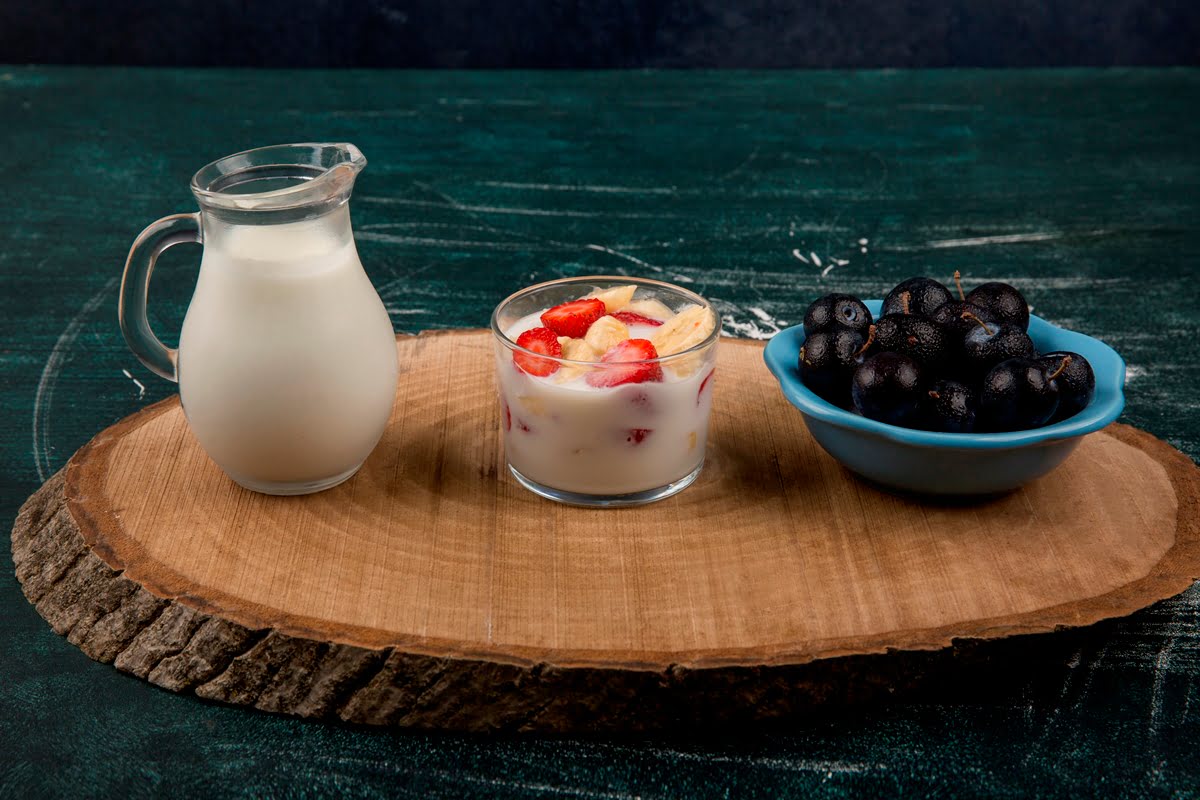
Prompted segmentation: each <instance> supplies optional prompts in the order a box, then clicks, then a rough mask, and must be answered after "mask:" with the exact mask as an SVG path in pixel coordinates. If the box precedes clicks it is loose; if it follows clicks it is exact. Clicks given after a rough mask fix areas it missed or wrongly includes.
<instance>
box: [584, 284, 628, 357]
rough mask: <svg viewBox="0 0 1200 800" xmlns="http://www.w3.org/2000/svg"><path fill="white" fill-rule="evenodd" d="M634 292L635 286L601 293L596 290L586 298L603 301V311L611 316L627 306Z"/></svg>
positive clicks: (605, 290) (616, 288)
mask: <svg viewBox="0 0 1200 800" xmlns="http://www.w3.org/2000/svg"><path fill="white" fill-rule="evenodd" d="M636 291H637V287H636V286H617V287H614V288H612V289H604V290H603V291H601V290H596V291H594V292H592V293H591V294H589V295H588V297H594V298H596V299H597V300H603V301H604V308H605V310H606V311H608V313H610V314H612V313H614V312H616V311H620V310H621V309H623V308H625V307H626V306H627V305H629V301H630V300H632V299H633V293H634V292H636ZM601 352H603V351H601Z"/></svg>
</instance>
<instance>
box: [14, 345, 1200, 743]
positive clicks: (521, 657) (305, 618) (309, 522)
mask: <svg viewBox="0 0 1200 800" xmlns="http://www.w3.org/2000/svg"><path fill="white" fill-rule="evenodd" d="M398 347H399V349H400V359H401V365H402V374H401V379H400V388H399V392H398V396H397V402H396V408H395V411H394V414H393V419H392V422H391V424H390V426H389V429H388V431H387V433H386V434H385V437H384V439H383V441H382V442H381V444H380V446H379V447H378V448H377V449H376V451H375V452H374V454H373V455H372V456H371V458H370V459H369V460H368V462H367V464H366V465H365V466H364V467H363V469H362V470H361V471H360V472H359V473H358V475H356V476H355V477H354V478H353V479H352V480H350V481H349V482H347V483H345V484H343V485H342V486H339V487H337V488H335V489H332V490H329V491H327V492H324V493H321V494H318V495H312V496H308V497H303V498H274V497H266V496H262V495H257V494H254V493H251V492H248V491H246V490H244V489H241V488H240V487H238V486H236V485H235V484H234V483H233V482H232V481H230V480H228V479H227V478H226V477H225V476H224V475H223V474H222V473H221V472H220V471H219V470H218V468H217V467H216V466H214V465H213V464H212V463H211V462H210V461H209V460H208V458H207V457H206V456H205V455H204V453H203V451H202V450H201V449H200V448H199V446H198V444H197V443H196V442H195V440H194V438H193V437H192V436H191V434H190V432H189V430H188V428H187V424H186V421H185V419H184V416H183V413H182V410H181V408H180V406H179V403H178V400H177V399H174V398H173V399H170V400H167V401H164V402H162V403H158V404H156V405H154V406H151V407H149V408H146V409H144V410H142V411H140V412H138V413H137V414H134V415H133V416H131V417H129V418H127V419H125V420H123V421H121V422H119V423H118V424H116V425H114V426H113V427H111V428H109V429H108V430H106V431H104V432H103V433H101V434H100V435H99V436H97V437H96V438H95V439H94V440H93V441H92V442H91V443H90V444H88V445H87V446H86V447H84V448H83V449H81V450H80V451H79V452H78V453H76V454H75V456H74V457H73V458H72V459H71V461H70V463H69V464H68V465H67V467H66V468H65V469H64V471H63V472H60V473H59V474H58V475H56V476H55V477H54V478H52V479H51V480H50V481H48V482H47V483H46V485H45V486H43V487H42V489H40V490H39V491H38V492H37V493H36V494H35V495H34V496H33V497H32V498H30V500H29V501H28V502H27V503H26V504H25V506H24V507H23V509H22V510H21V513H20V515H19V516H18V518H17V521H16V524H15V527H14V529H13V534H12V543H13V555H14V560H15V563H16V570H17V577H18V579H19V580H20V581H21V584H22V586H23V588H24V591H25V593H26V596H27V597H28V598H29V600H30V601H31V602H33V603H34V604H36V606H37V609H38V611H39V612H40V613H41V614H42V615H43V616H44V617H45V618H46V619H47V620H48V621H49V622H50V623H51V625H52V626H53V627H54V629H55V630H56V631H58V632H59V633H61V634H64V635H66V636H67V638H68V639H69V640H70V641H71V642H72V643H74V644H76V645H77V646H79V647H80V648H81V649H82V650H83V651H84V652H86V653H87V654H88V655H89V656H91V657H92V658H94V659H96V660H98V661H103V662H111V663H114V664H115V665H116V666H117V667H118V668H119V669H122V670H124V671H126V672H130V673H132V674H134V675H137V676H139V677H142V678H145V679H147V680H149V681H151V682H153V683H155V684H158V685H160V686H163V687H166V688H168V689H172V690H175V691H182V692H190V693H194V694H196V695H199V696H201V697H205V698H210V699H215V700H221V701H225V702H229V703H236V704H241V705H249V706H255V707H257V708H261V709H266V710H271V711H281V712H286V713H291V714H296V715H300V716H310V717H321V718H339V719H343V720H348V721H353V722H361V723H369V724H393V725H410V726H421V727H445V728H455V729H465V730H534V729H538V730H559V731H564V730H580V729H596V728H624V729H642V728H657V727H662V726H675V725H689V726H690V725H697V724H706V723H713V722H729V721H731V720H754V719H761V718H765V717H773V716H779V715H787V714H789V713H792V712H795V711H798V710H800V709H803V708H809V707H811V706H812V705H813V704H814V703H820V702H828V701H831V700H832V701H842V700H846V699H853V696H857V695H862V694H870V693H872V691H874V692H886V691H891V690H894V689H897V688H900V687H902V686H905V685H908V684H910V683H912V682H913V681H916V680H919V679H922V678H927V677H928V676H929V675H930V674H932V673H933V672H934V671H943V672H944V671H945V670H946V669H950V670H953V669H956V668H957V666H956V659H958V658H959V656H961V655H962V654H963V653H965V652H967V650H966V649H964V646H963V643H964V642H975V641H983V640H996V639H1004V638H1007V637H1014V636H1018V635H1020V634H1034V633H1043V632H1049V631H1054V630H1056V629H1061V628H1065V627H1072V626H1082V625H1088V624H1091V623H1094V622H1097V621H1099V620H1102V619H1106V618H1110V617H1114V616H1120V615H1124V614H1128V613H1131V612H1132V611H1134V610H1136V609H1139V608H1142V607H1144V606H1146V605H1149V604H1151V603H1153V602H1155V601H1157V600H1160V599H1163V598H1166V597H1169V596H1171V595H1173V594H1176V593H1178V592H1180V591H1182V590H1184V589H1185V588H1187V587H1188V586H1189V585H1190V583H1191V581H1192V579H1193V578H1196V577H1198V576H1200V507H1198V504H1200V470H1197V468H1196V466H1195V465H1194V464H1193V463H1192V462H1191V461H1190V460H1189V459H1188V458H1187V457H1185V456H1183V455H1182V454H1180V453H1179V452H1177V451H1176V450H1174V449H1173V448H1171V447H1170V446H1169V445H1166V444H1164V443H1163V442H1161V441H1159V440H1157V439H1155V438H1153V437H1152V436H1150V435H1149V434H1146V433H1143V432H1140V431H1137V430H1135V429H1132V428H1128V427H1125V426H1121V425H1114V426H1112V427H1111V428H1109V429H1107V430H1105V431H1103V432H1101V433H1098V434H1094V435H1092V436H1090V437H1088V438H1087V439H1085V441H1084V442H1083V443H1082V444H1081V445H1080V447H1079V448H1078V449H1077V450H1076V452H1075V453H1074V454H1073V455H1072V456H1071V458H1070V459H1069V460H1068V461H1067V462H1066V463H1065V464H1064V465H1063V466H1062V467H1060V468H1059V469H1058V470H1057V471H1055V472H1054V473H1052V474H1051V475H1049V476H1047V477H1046V478H1044V479H1042V480H1040V481H1038V482H1036V483H1035V484H1032V485H1030V486H1028V487H1026V488H1025V489H1023V490H1021V491H1019V492H1016V493H1014V494H1012V495H1009V496H1006V497H1003V498H999V499H993V500H990V501H987V502H982V503H975V504H963V503H958V504H946V505H941V504H931V503H928V502H921V501H918V500H914V499H910V498H903V497H898V496H895V495H891V494H887V493H884V492H882V491H880V490H878V489H876V488H873V487H871V486H869V485H867V484H865V483H863V482H861V481H859V480H857V479H855V478H854V477H853V476H852V475H850V474H849V473H847V472H846V471H845V470H843V469H842V468H841V467H840V466H839V465H837V464H836V463H835V462H834V461H833V460H832V459H830V458H829V457H828V456H826V455H825V454H824V453H823V452H822V451H821V450H820V449H819V447H818V446H817V445H816V443H815V442H814V441H813V440H812V438H811V437H810V436H809V435H808V433H807V431H806V429H805V427H804V424H803V421H802V419H801V417H800V415H799V413H798V412H796V411H794V410H793V409H792V408H791V406H789V405H788V404H787V403H786V401H785V400H784V399H783V397H782V396H781V395H780V393H779V391H778V388H777V387H776V385H775V383H774V381H773V379H772V378H771V376H770V374H769V373H768V372H767V370H766V368H765V367H764V366H763V363H762V348H761V345H759V344H756V343H753V342H746V341H734V340H725V341H723V342H722V343H721V345H720V355H719V361H718V364H719V366H718V372H717V380H716V395H715V411H714V414H713V428H712V436H711V441H710V445H709V458H708V463H707V466H706V468H705V471H704V473H703V474H702V476H701V477H700V479H699V480H698V481H697V483H696V484H695V485H693V486H692V487H691V488H690V489H688V490H686V491H685V492H683V493H682V494H680V495H678V496H676V497H674V498H671V499H669V500H666V501H663V502H661V503H658V504H655V505H652V506H648V507H644V508H640V509H624V510H617V511H613V510H609V511H599V510H585V509H578V508H568V507H564V506H559V505H556V504H553V503H550V502H548V501H545V500H542V499H539V498H537V497H535V496H534V495H532V494H530V493H528V492H526V491H525V490H524V489H522V488H521V487H520V486H518V485H517V484H516V482H515V481H514V480H513V479H512V478H511V476H509V475H508V473H507V471H506V469H505V466H504V456H503V452H502V447H501V442H500V436H499V421H498V418H497V410H496V402H495V395H494V387H493V377H492V372H493V365H492V350H491V344H490V338H489V334H487V333H486V332H482V331H463V332H451V333H438V334H425V335H421V336H418V337H400V338H398ZM1032 638H1034V639H1039V640H1041V639H1044V638H1045V637H1032ZM1049 638H1050V639H1054V638H1055V637H1049ZM952 645H956V646H955V647H952ZM967 649H969V648H967ZM972 652H978V651H972Z"/></svg>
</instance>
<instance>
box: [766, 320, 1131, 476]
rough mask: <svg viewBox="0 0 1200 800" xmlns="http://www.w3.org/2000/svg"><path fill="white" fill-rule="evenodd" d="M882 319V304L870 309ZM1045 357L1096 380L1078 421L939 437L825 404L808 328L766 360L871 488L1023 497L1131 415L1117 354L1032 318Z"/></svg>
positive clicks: (781, 342)
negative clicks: (808, 347)
mask: <svg viewBox="0 0 1200 800" xmlns="http://www.w3.org/2000/svg"><path fill="white" fill-rule="evenodd" d="M866 304H867V308H869V309H870V310H871V313H872V314H873V315H876V316H878V314H879V308H880V306H881V305H882V301H880V300H868V301H866ZM1029 336H1030V338H1031V339H1033V343H1034V344H1035V345H1036V346H1037V348H1038V351H1039V352H1043V353H1047V352H1051V351H1054V350H1069V351H1071V352H1074V353H1079V354H1080V355H1082V356H1083V357H1084V358H1086V359H1087V360H1088V362H1090V363H1091V365H1092V370H1093V371H1094V372H1095V373H1096V395H1095V397H1093V398H1092V402H1091V404H1089V405H1088V407H1087V408H1085V409H1084V410H1083V411H1080V412H1079V413H1078V414H1076V415H1075V416H1073V417H1071V418H1070V419H1065V420H1063V421H1062V422H1058V423H1055V424H1053V425H1048V426H1046V427H1044V428H1036V429H1034V430H1028V431H1013V432H1011V433H936V432H933V431H918V430H912V429H910V428H899V427H896V426H895V425H888V424H886V423H883V422H876V421H875V420H871V419H866V418H865V417H860V416H858V415H856V414H851V413H850V412H849V411H843V410H842V409H840V408H838V407H837V406H834V405H832V404H830V403H827V402H826V401H824V400H822V399H821V398H820V397H817V396H816V395H815V394H813V393H812V392H811V391H809V389H808V388H807V387H806V386H805V385H804V384H803V383H802V382H801V381H800V373H799V370H798V369H797V366H796V365H797V362H798V361H799V358H800V346H801V345H802V344H804V327H803V326H801V325H796V326H794V327H791V328H787V329H786V330H782V331H780V332H779V333H778V334H776V335H775V337H774V338H772V339H771V341H770V342H768V343H767V349H766V352H765V353H764V358H765V359H766V362H767V367H768V368H769V369H770V370H771V373H772V374H773V375H774V376H775V377H776V379H778V381H779V386H780V388H781V389H782V390H783V394H784V397H786V398H787V399H788V401H789V402H790V403H791V404H792V405H794V406H795V407H796V408H798V409H800V413H801V414H803V415H804V422H805V424H807V425H808V430H809V432H811V433H812V435H813V438H814V439H816V440H817V442H818V443H819V444H820V445H821V447H823V448H825V451H826V452H828V453H829V454H830V455H831V456H833V457H834V458H836V459H837V460H838V461H840V462H841V463H842V464H843V465H844V466H846V467H847V468H848V469H850V470H852V471H854V472H856V473H858V474H859V475H862V476H863V477H865V478H867V479H868V480H871V481H874V482H876V483H879V484H882V485H884V486H887V487H890V488H893V489H899V490H902V491H908V492H917V493H920V494H929V495H977V494H996V493H999V492H1007V491H1011V490H1012V489H1016V488H1017V487H1018V486H1021V485H1022V484H1025V483H1028V482H1029V481H1031V480H1033V479H1034V478H1038V477H1040V476H1042V475H1045V474H1046V473H1047V472H1049V471H1050V470H1052V469H1054V468H1055V467H1057V466H1058V465H1059V464H1061V463H1062V461H1063V459H1065V458H1066V457H1067V456H1068V455H1070V454H1071V451H1072V450H1074V449H1075V447H1076V445H1078V444H1079V440H1080V439H1081V438H1083V436H1084V435H1085V434H1088V433H1091V432H1092V431H1098V430H1100V429H1101V428H1103V427H1104V426H1105V425H1108V424H1109V423H1110V422H1112V421H1113V420H1115V419H1116V418H1117V417H1118V416H1119V415H1120V413H1121V409H1123V408H1124V407H1125V394H1124V388H1125V362H1124V361H1122V360H1121V357H1120V356H1119V355H1117V353H1116V351H1115V350H1113V349H1112V348H1111V347H1109V346H1108V345H1106V344H1104V343H1103V342H1101V341H1098V340H1096V339H1093V338H1092V337H1090V336H1084V335H1083V334H1082V333H1075V332H1073V331H1068V330H1064V329H1062V328H1058V327H1055V326H1054V325H1051V324H1050V323H1049V322H1046V321H1045V320H1044V319H1041V318H1040V317H1030V320H1029Z"/></svg>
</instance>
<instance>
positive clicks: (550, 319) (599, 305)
mask: <svg viewBox="0 0 1200 800" xmlns="http://www.w3.org/2000/svg"><path fill="white" fill-rule="evenodd" d="M605 313H607V312H606V311H605V308H604V301H603V300H597V299H596V298H594V297H585V298H584V299H582V300H572V301H571V302H569V303H563V304H562V305H560V306H555V307H554V308H552V309H550V310H549V311H546V312H545V313H543V314H542V324H543V325H545V326H546V327H547V328H549V329H550V330H552V331H554V332H555V333H556V334H558V335H559V336H570V337H571V338H572V339H582V338H583V335H584V334H585V333H587V332H588V328H590V327H592V323H593V322H595V321H596V320H598V319H600V318H601V317H603V316H604V315H605Z"/></svg>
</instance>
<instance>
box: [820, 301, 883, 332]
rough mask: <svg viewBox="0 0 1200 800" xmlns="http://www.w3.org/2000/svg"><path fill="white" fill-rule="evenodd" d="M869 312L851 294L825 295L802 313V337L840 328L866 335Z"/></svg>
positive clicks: (869, 319)
mask: <svg viewBox="0 0 1200 800" xmlns="http://www.w3.org/2000/svg"><path fill="white" fill-rule="evenodd" d="M871 322H872V320H871V312H870V311H868V310H867V307H866V306H865V305H864V304H863V301H861V300H859V299H858V298H857V297H855V296H854V295H852V294H827V295H825V296H824V297H821V298H819V299H817V300H814V301H813V303H812V305H810V306H809V307H808V310H807V311H805V312H804V335H805V336H812V335H813V334H814V333H820V332H821V331H827V330H829V329H831V328H834V327H837V326H839V325H840V326H842V327H844V328H849V329H851V330H855V331H859V332H860V333H862V335H863V336H866V335H867V328H868V327H869V326H870V324H871Z"/></svg>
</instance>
